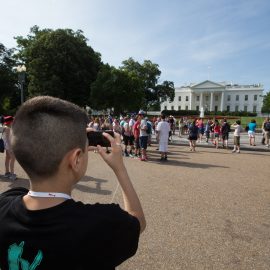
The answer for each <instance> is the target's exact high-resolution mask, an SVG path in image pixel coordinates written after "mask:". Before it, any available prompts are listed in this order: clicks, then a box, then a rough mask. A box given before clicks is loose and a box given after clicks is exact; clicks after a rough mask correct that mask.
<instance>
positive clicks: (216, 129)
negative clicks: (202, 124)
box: [213, 119, 221, 148]
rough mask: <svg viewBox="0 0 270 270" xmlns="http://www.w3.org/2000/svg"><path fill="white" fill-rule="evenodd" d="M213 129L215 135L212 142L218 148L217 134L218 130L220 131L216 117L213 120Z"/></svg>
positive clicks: (218, 133) (218, 134)
mask: <svg viewBox="0 0 270 270" xmlns="http://www.w3.org/2000/svg"><path fill="white" fill-rule="evenodd" d="M213 130H214V137H215V141H214V144H215V146H216V148H218V142H219V136H220V132H221V127H220V124H219V122H218V120H217V119H216V120H215V122H214V127H213Z"/></svg>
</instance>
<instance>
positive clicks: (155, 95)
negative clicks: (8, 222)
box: [120, 58, 175, 109]
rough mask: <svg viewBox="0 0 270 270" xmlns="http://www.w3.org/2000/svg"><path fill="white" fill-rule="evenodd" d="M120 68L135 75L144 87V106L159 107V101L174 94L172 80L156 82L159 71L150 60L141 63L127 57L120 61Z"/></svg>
mask: <svg viewBox="0 0 270 270" xmlns="http://www.w3.org/2000/svg"><path fill="white" fill-rule="evenodd" d="M122 64H123V65H122V66H121V67H120V69H121V70H124V71H126V72H128V73H129V74H131V75H132V76H136V77H137V78H138V79H139V80H140V81H141V84H142V87H143V89H144V96H145V100H144V104H143V105H144V108H146V109H149V108H151V107H157V106H158V107H159V105H160V103H161V102H162V101H164V100H166V99H169V100H170V101H172V100H173V99H174V95H175V89H174V84H173V82H170V81H164V82H163V83H161V84H158V81H159V77H160V75H161V71H160V70H159V66H158V65H157V64H154V63H152V62H151V61H150V60H144V62H143V64H140V63H139V62H136V61H134V60H133V58H129V59H128V60H125V61H123V62H122Z"/></svg>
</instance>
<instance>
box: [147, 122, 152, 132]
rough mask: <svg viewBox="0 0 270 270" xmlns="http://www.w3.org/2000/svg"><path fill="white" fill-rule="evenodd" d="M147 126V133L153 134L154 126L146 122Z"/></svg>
mask: <svg viewBox="0 0 270 270" xmlns="http://www.w3.org/2000/svg"><path fill="white" fill-rule="evenodd" d="M146 126H147V129H146V133H147V134H151V132H152V125H151V124H150V123H149V122H146Z"/></svg>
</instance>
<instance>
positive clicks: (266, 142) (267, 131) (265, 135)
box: [263, 117, 270, 148]
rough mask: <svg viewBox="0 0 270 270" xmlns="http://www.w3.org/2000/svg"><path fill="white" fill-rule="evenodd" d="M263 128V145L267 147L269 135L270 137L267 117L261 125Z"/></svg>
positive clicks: (269, 123) (269, 124)
mask: <svg viewBox="0 0 270 270" xmlns="http://www.w3.org/2000/svg"><path fill="white" fill-rule="evenodd" d="M263 129H264V138H265V146H266V147H268V148H269V137H270V121H269V117H267V118H266V121H265V123H264V125H263Z"/></svg>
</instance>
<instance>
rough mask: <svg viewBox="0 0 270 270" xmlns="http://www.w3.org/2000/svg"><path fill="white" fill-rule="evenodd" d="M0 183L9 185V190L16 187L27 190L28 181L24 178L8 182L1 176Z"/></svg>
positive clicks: (8, 180)
mask: <svg viewBox="0 0 270 270" xmlns="http://www.w3.org/2000/svg"><path fill="white" fill-rule="evenodd" d="M0 181H1V182H6V183H10V184H9V185H8V186H9V188H17V187H24V188H27V189H29V187H30V185H29V179H26V178H17V179H16V180H10V179H8V178H5V177H4V176H3V175H0Z"/></svg>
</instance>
